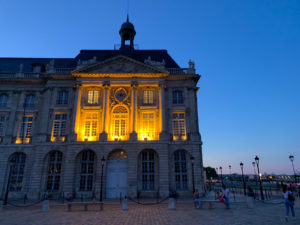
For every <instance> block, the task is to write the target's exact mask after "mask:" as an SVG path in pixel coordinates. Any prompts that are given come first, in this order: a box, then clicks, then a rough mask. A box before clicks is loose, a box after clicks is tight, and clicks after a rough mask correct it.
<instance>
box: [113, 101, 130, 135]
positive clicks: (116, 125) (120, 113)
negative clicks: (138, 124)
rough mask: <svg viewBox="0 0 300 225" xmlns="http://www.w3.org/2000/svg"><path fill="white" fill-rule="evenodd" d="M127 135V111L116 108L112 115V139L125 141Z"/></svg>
mask: <svg viewBox="0 0 300 225" xmlns="http://www.w3.org/2000/svg"><path fill="white" fill-rule="evenodd" d="M127 134H128V111H127V109H126V108H125V107H123V106H117V107H116V108H115V109H114V111H113V114H112V137H113V138H114V139H121V140H122V139H125V137H126V136H127Z"/></svg>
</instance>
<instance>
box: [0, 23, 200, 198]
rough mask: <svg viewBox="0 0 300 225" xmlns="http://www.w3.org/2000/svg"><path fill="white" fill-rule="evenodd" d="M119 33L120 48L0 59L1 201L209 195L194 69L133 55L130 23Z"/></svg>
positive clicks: (157, 54)
mask: <svg viewBox="0 0 300 225" xmlns="http://www.w3.org/2000/svg"><path fill="white" fill-rule="evenodd" d="M119 33H120V36H121V45H120V46H121V47H120V49H115V50H81V51H80V53H79V54H78V55H77V56H76V57H75V58H0V197H2V198H4V197H5V195H6V194H7V193H8V198H9V199H14V198H23V197H24V195H25V194H26V195H27V197H28V198H29V199H38V198H40V197H41V196H42V195H43V194H44V193H45V192H48V193H50V194H51V195H52V197H53V198H58V197H60V196H62V194H64V195H68V196H70V195H73V197H75V198H78V197H80V196H85V197H86V198H99V196H100V192H101V186H102V190H103V198H106V199H108V198H119V197H120V195H121V196H124V195H127V196H130V197H133V198H135V197H137V196H140V197H158V196H159V197H166V196H168V195H169V192H170V191H176V192H177V193H178V194H179V196H191V195H192V191H193V188H198V189H199V190H203V172H202V171H203V168H202V148H201V146H202V142H201V136H200V134H199V128H198V112H197V96H196V93H197V91H198V88H197V86H196V85H197V82H198V80H199V78H200V75H198V74H196V73H195V68H194V63H193V62H191V61H190V62H189V67H188V68H181V67H179V66H178V65H177V63H176V62H175V61H174V60H173V59H172V58H171V57H170V55H169V54H168V53H167V51H166V50H137V49H135V45H134V36H135V34H136V32H135V29H134V26H133V24H132V23H130V22H129V21H128V19H127V22H125V23H123V24H122V26H121V29H120V32H119ZM101 184H102V185H101Z"/></svg>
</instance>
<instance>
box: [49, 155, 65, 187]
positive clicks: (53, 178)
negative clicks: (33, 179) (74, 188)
mask: <svg viewBox="0 0 300 225" xmlns="http://www.w3.org/2000/svg"><path fill="white" fill-rule="evenodd" d="M61 164H62V153H61V152H59V151H54V152H51V153H50V155H49V160H48V178H47V190H48V191H57V190H59V184H60V176H61Z"/></svg>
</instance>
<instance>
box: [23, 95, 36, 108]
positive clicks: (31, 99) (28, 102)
mask: <svg viewBox="0 0 300 225" xmlns="http://www.w3.org/2000/svg"><path fill="white" fill-rule="evenodd" d="M34 103H35V96H34V95H27V96H26V97H25V101H24V107H25V108H31V107H34Z"/></svg>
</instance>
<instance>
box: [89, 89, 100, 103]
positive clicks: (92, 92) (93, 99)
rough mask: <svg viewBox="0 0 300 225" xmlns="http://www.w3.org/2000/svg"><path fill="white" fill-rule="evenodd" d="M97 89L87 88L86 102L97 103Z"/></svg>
mask: <svg viewBox="0 0 300 225" xmlns="http://www.w3.org/2000/svg"><path fill="white" fill-rule="evenodd" d="M98 100H99V91H96V90H89V91H88V104H98Z"/></svg>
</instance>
